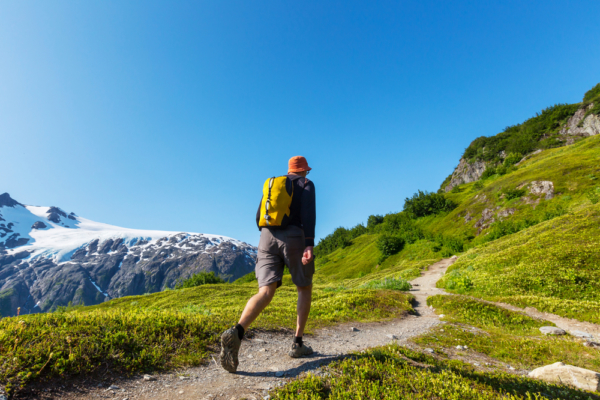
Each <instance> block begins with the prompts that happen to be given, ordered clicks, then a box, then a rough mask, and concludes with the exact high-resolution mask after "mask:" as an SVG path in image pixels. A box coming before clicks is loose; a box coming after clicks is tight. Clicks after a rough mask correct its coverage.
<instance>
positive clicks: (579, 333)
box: [569, 331, 593, 339]
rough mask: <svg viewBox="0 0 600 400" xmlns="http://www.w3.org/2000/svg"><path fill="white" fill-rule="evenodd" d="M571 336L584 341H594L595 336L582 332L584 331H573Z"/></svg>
mask: <svg viewBox="0 0 600 400" xmlns="http://www.w3.org/2000/svg"><path fill="white" fill-rule="evenodd" d="M569 333H570V334H571V336H575V337H578V338H583V339H592V338H593V336H592V335H591V334H589V333H587V332H582V331H571V332H569Z"/></svg>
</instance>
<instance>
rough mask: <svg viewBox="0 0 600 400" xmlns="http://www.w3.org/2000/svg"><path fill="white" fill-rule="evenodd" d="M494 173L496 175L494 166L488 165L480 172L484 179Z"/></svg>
mask: <svg viewBox="0 0 600 400" xmlns="http://www.w3.org/2000/svg"><path fill="white" fill-rule="evenodd" d="M494 175H496V167H492V166H488V167H487V168H486V169H485V171H483V174H481V179H482V180H485V179H487V178H490V177H492V176H494Z"/></svg>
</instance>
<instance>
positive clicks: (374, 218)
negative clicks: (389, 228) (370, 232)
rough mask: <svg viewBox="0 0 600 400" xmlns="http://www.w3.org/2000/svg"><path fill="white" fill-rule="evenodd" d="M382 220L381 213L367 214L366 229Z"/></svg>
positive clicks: (371, 227)
mask: <svg viewBox="0 0 600 400" xmlns="http://www.w3.org/2000/svg"><path fill="white" fill-rule="evenodd" d="M382 222H383V215H369V218H368V219H367V229H373V228H375V227H376V226H377V225H379V224H381V223H382Z"/></svg>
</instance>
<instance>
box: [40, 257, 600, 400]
mask: <svg viewBox="0 0 600 400" xmlns="http://www.w3.org/2000/svg"><path fill="white" fill-rule="evenodd" d="M455 261H456V257H451V258H448V259H444V260H441V261H439V262H437V263H435V264H432V265H431V266H429V268H428V269H427V270H426V271H424V272H423V274H422V276H421V277H419V278H417V279H415V280H413V281H412V282H411V283H412V285H413V289H412V290H411V293H412V294H413V295H414V296H415V302H414V304H413V307H414V309H415V315H407V316H404V317H402V318H399V319H395V320H391V321H383V322H375V323H364V324H359V323H353V324H342V325H337V326H335V327H330V328H327V329H320V330H318V331H317V332H316V333H315V335H313V336H311V337H309V338H307V340H306V342H307V344H309V345H310V346H312V347H313V349H314V350H315V353H314V354H313V355H312V356H310V357H307V358H301V359H292V358H290V357H288V356H287V351H288V350H289V347H290V344H291V337H289V336H288V335H284V334H281V333H263V332H261V333H258V334H256V335H255V337H253V338H252V339H247V340H244V342H243V343H242V348H241V350H240V366H239V368H238V372H237V373H236V374H230V373H228V372H226V371H224V370H223V369H222V368H221V367H220V366H218V365H217V355H216V354H215V355H214V356H213V357H212V360H211V361H210V363H209V364H207V365H203V366H200V367H196V368H189V369H186V370H183V371H180V372H178V373H170V374H159V375H155V376H154V379H155V380H152V381H145V380H144V379H143V378H142V377H137V378H132V379H123V380H121V381H120V382H115V383H114V385H115V386H117V387H118V388H113V389H110V388H106V387H91V388H90V387H74V388H65V389H64V390H63V391H61V393H60V395H59V397H60V398H62V399H94V398H111V399H120V400H133V399H185V400H187V399H195V400H197V399H206V400H216V399H225V400H233V399H240V398H246V399H257V400H258V399H262V398H263V397H264V396H265V395H266V394H267V392H268V390H270V389H272V388H274V387H276V386H278V385H283V384H284V383H285V382H286V381H287V379H288V378H294V377H298V376H299V375H300V374H302V373H305V372H308V371H311V372H312V373H314V374H320V373H321V372H320V370H319V367H320V366H322V365H325V364H328V363H330V362H332V361H334V360H337V359H339V358H341V357H344V356H345V355H347V354H349V353H352V352H356V351H361V350H365V349H368V348H370V347H376V346H381V345H385V344H387V343H390V342H392V341H398V342H399V343H402V342H405V341H406V340H407V339H409V338H411V337H414V336H417V335H421V334H423V333H425V332H427V331H428V330H429V329H431V328H432V327H434V326H435V325H437V324H439V323H440V321H439V317H438V316H437V315H436V314H435V312H434V311H433V310H432V309H430V308H429V307H427V303H426V301H427V297H429V296H432V295H436V294H447V293H446V292H445V291H444V290H442V289H438V288H436V283H437V281H438V280H439V279H440V277H441V276H442V275H443V274H444V272H445V270H446V269H447V268H448V267H449V266H450V265H452V264H453V263H454V262H455ZM494 304H498V305H499V306H501V307H504V308H507V309H511V310H515V311H521V312H524V313H525V314H527V315H530V316H532V317H535V318H543V319H546V320H549V321H552V322H554V323H555V324H556V325H557V326H559V327H561V328H563V329H565V330H567V331H569V332H572V331H574V330H584V331H588V332H589V333H592V334H594V336H595V337H596V338H599V337H600V326H598V325H594V324H587V323H582V322H579V321H574V320H567V319H566V318H561V317H558V316H555V315H552V314H543V313H539V312H537V310H534V309H529V308H527V309H519V308H517V307H514V306H511V305H507V304H502V303H494ZM574 328H578V329H574ZM42 398H56V397H53V396H52V395H50V396H48V397H42Z"/></svg>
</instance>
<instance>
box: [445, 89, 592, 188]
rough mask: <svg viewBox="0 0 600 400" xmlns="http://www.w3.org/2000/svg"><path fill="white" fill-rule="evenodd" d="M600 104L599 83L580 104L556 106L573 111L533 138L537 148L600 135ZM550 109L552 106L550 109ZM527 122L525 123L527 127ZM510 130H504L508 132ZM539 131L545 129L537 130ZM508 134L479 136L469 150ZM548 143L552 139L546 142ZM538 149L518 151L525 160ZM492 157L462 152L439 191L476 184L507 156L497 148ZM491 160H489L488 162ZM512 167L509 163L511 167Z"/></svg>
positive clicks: (570, 142)
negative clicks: (479, 143) (599, 113)
mask: <svg viewBox="0 0 600 400" xmlns="http://www.w3.org/2000/svg"><path fill="white" fill-rule="evenodd" d="M599 101H600V84H598V85H596V86H595V87H594V88H592V89H591V90H589V91H588V92H587V93H586V94H585V96H584V98H583V102H582V103H579V104H574V105H557V106H555V107H559V106H564V107H568V108H570V109H571V110H572V111H570V112H568V113H567V114H566V115H563V116H562V120H560V121H553V123H554V124H555V125H553V126H552V127H551V128H550V129H549V130H548V129H546V130H543V131H541V132H539V134H538V138H537V139H536V140H537V142H534V143H537V144H538V145H539V147H544V144H543V141H546V142H547V143H546V144H545V146H546V147H556V146H564V145H570V144H573V143H575V141H577V140H578V139H581V138H583V137H587V136H594V135H598V134H600V115H598V107H595V106H596V104H598V102H599ZM551 108H552V107H551ZM540 115H541V114H537V117H540ZM535 118H536V117H534V118H532V119H531V120H529V121H532V120H534V119H535ZM527 122H528V121H526V122H525V124H527ZM509 128H510V127H507V129H509ZM545 128H548V127H547V126H546V127H545ZM540 129H544V128H542V127H540ZM500 135H503V136H504V137H503V138H499V136H500ZM506 137H507V131H505V132H503V133H500V134H498V135H496V137H480V138H478V139H476V140H475V141H473V143H471V145H470V146H469V147H472V146H475V143H476V142H477V141H481V140H482V139H483V141H486V140H489V139H492V140H493V139H495V138H498V140H497V141H496V145H497V144H498V143H500V142H502V141H507V139H506ZM518 139H520V140H523V141H527V140H529V139H531V138H530V137H529V138H523V137H519V138H518ZM549 140H553V141H551V142H548V141H549ZM480 150H482V151H483V152H486V151H487V153H488V154H490V149H489V148H486V147H483V148H481V149H480ZM539 151H541V149H539V148H535V147H534V148H529V149H528V151H526V152H523V151H519V152H518V153H520V154H521V155H524V158H523V159H525V158H527V157H528V156H529V155H531V154H532V153H534V152H539ZM491 152H492V153H491V155H492V158H493V161H484V160H482V159H481V158H478V156H473V157H471V158H469V157H466V153H467V151H465V155H463V157H461V159H460V162H459V164H458V166H457V167H456V168H455V169H454V172H453V173H452V175H451V176H450V177H448V178H447V179H446V180H445V181H444V182H443V183H442V187H441V188H440V190H443V191H445V192H449V191H450V190H452V188H454V187H456V186H459V185H462V184H465V183H470V182H475V181H477V180H479V179H480V178H481V176H482V175H483V172H484V171H485V170H486V168H487V167H488V166H492V167H494V166H496V165H499V164H500V163H501V162H502V161H503V160H504V159H505V158H506V156H507V154H506V152H505V151H504V150H500V149H498V147H496V150H491ZM489 159H490V158H489V157H488V158H487V160H489ZM511 165H512V164H511Z"/></svg>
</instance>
